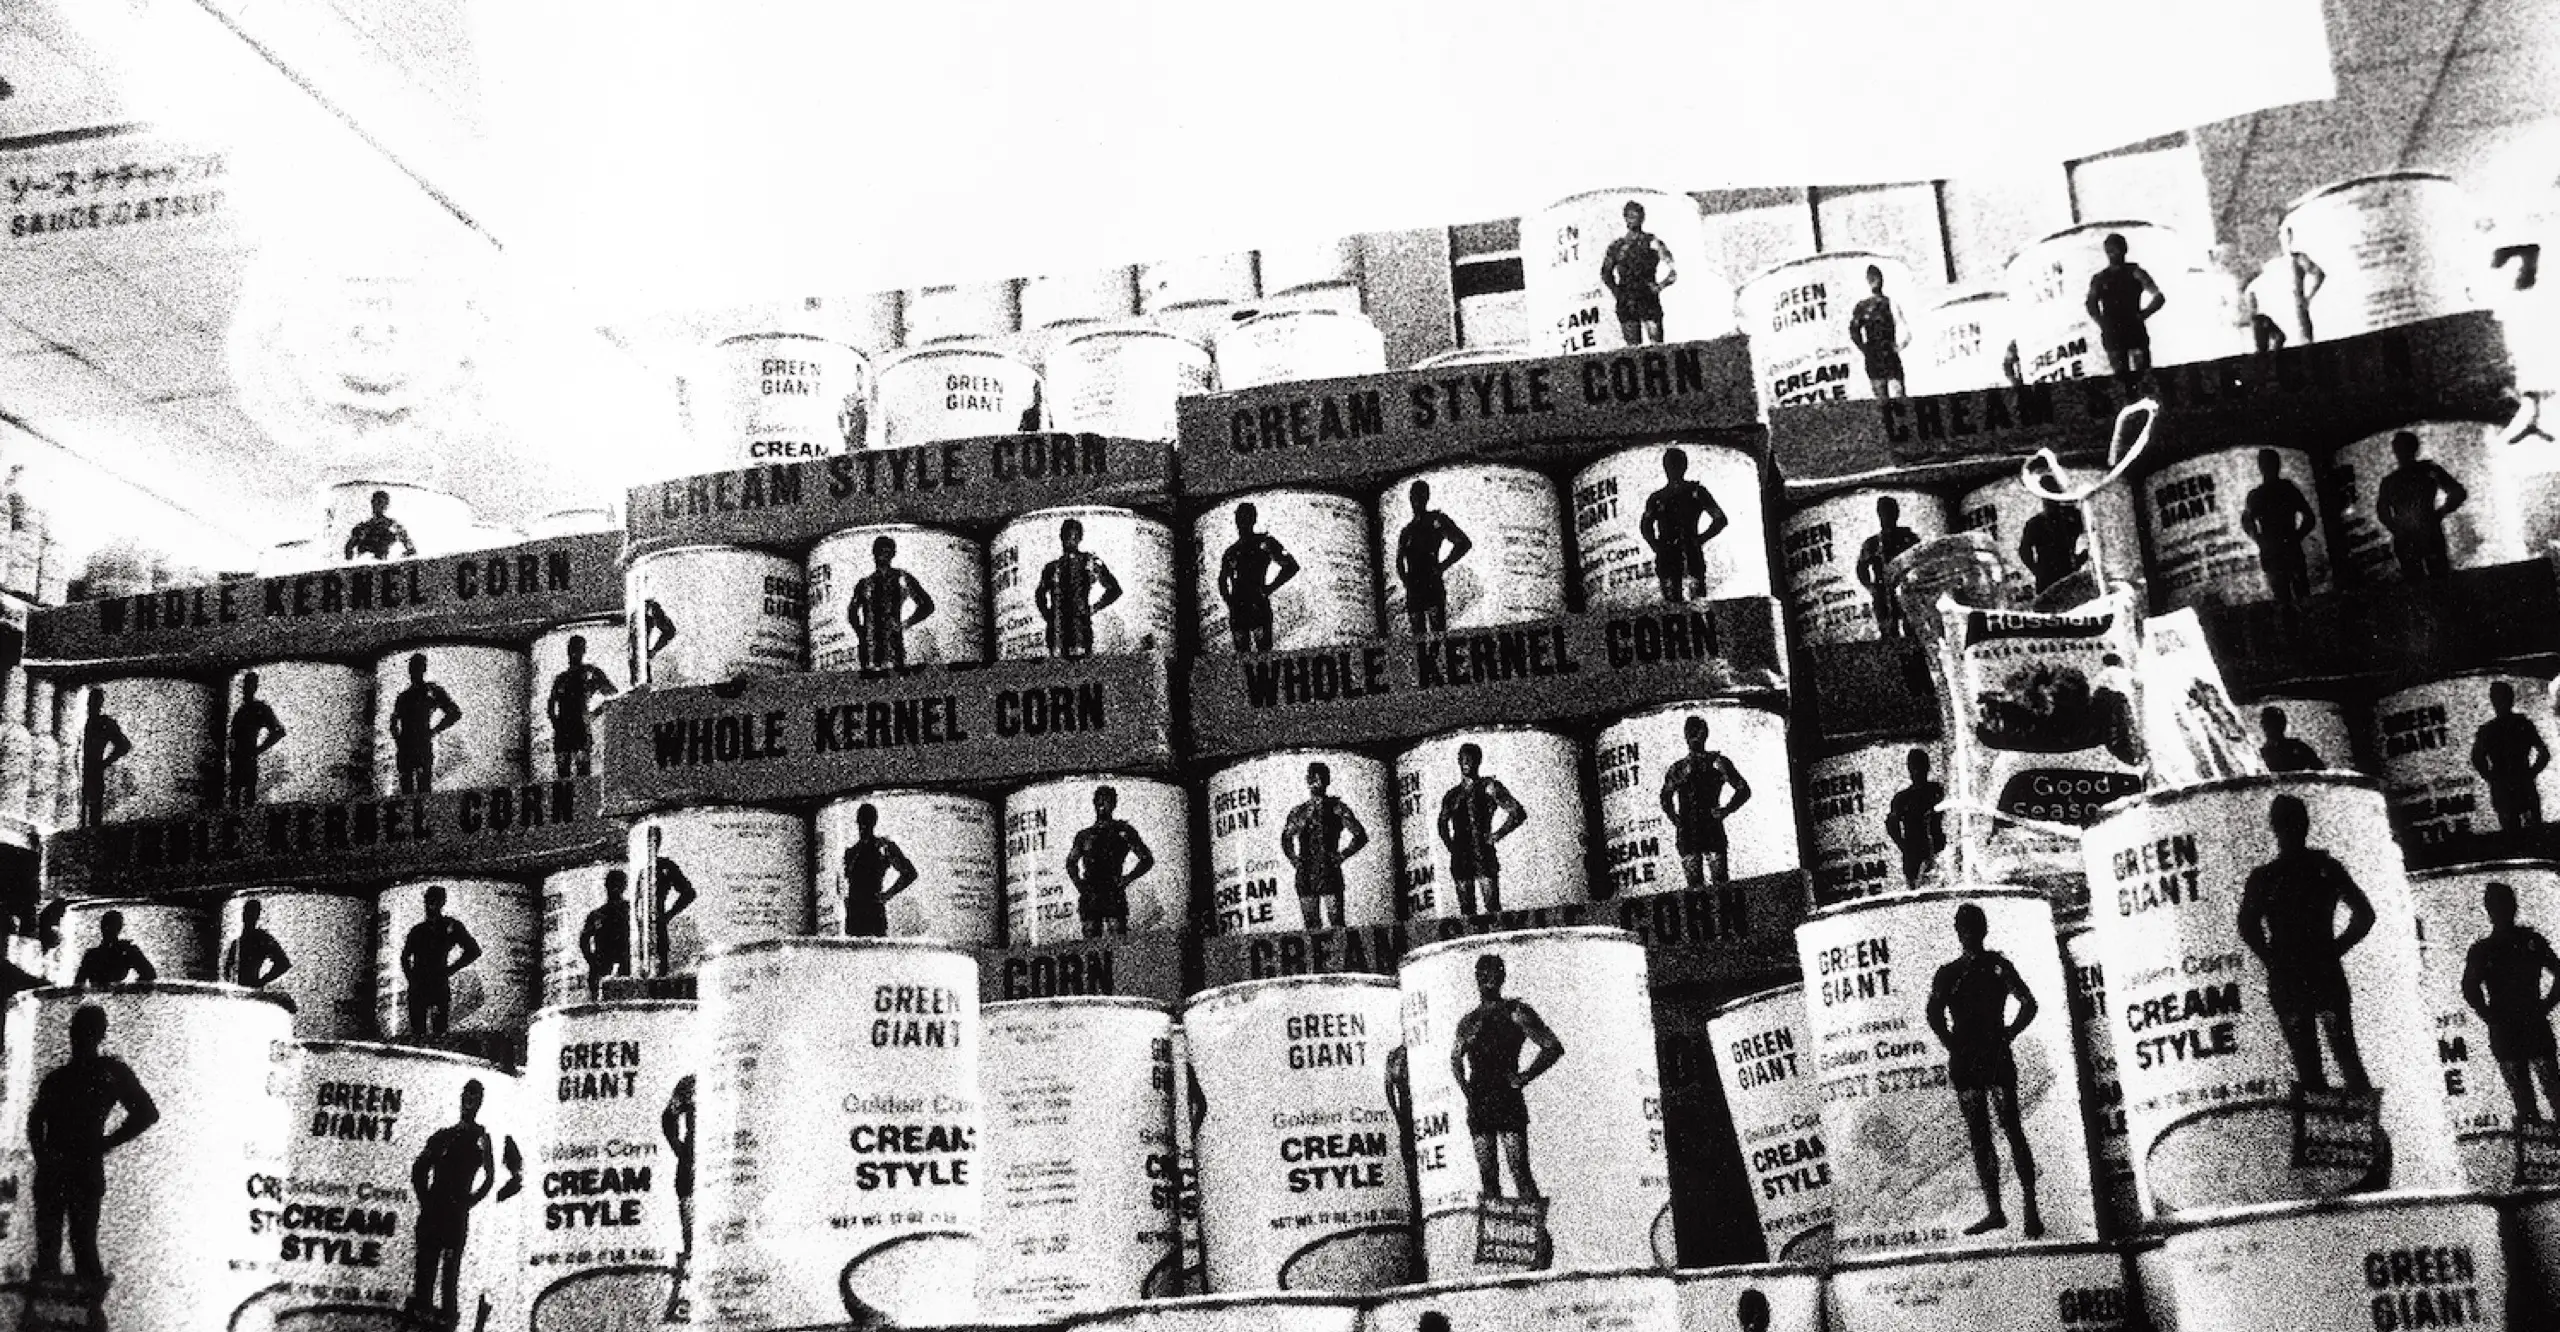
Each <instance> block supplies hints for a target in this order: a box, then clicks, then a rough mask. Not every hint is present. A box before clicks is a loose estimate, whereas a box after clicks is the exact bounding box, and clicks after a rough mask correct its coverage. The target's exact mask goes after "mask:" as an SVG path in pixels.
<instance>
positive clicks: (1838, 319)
mask: <svg viewBox="0 0 2560 1332" xmlns="http://www.w3.org/2000/svg"><path fill="white" fill-rule="evenodd" d="M1912 290H1913V287H1912V283H1911V269H1910V267H1909V266H1908V265H1906V264H1904V263H1903V262H1902V261H1901V260H1899V259H1896V258H1893V257H1892V256H1890V255H1883V254H1875V253H1872V252H1870V251H1866V250H1831V251H1827V252H1825V253H1822V254H1809V255H1805V256H1803V257H1802V258H1797V259H1790V260H1788V261H1786V262H1785V263H1782V264H1778V265H1776V266H1775V267H1772V268H1767V269H1763V270H1762V271H1761V272H1760V273H1759V274H1758V275H1756V276H1754V277H1752V278H1751V279H1750V280H1748V281H1746V282H1744V283H1743V284H1742V289H1741V290H1740V291H1739V292H1737V293H1735V296H1734V302H1735V305H1736V306H1737V307H1738V309H1739V311H1740V313H1741V316H1742V331H1743V332H1744V333H1746V334H1748V335H1749V336H1750V342H1751V365H1752V369H1753V371H1754V372H1755V374H1756V375H1757V376H1758V378H1759V385H1760V405H1761V407H1762V408H1763V409H1764V410H1765V409H1767V408H1771V407H1797V406H1802V405H1804V404H1806V403H1814V402H1848V401H1850V400H1852V399H1861V400H1862V399H1867V398H1900V397H1908V396H1909V388H1910V377H1909V376H1908V375H1907V374H1905V373H1904V371H1903V365H1902V353H1903V351H1904V350H1905V349H1906V348H1908V347H1909V346H1910V345H1911V337H1912V331H1913V330H1912V322H1911V319H1910V316H1909V314H1908V312H1907V308H1906V307H1905V306H1904V305H1903V303H1902V298H1903V297H1905V296H1908V295H1909V294H1910V293H1911V292H1912Z"/></svg>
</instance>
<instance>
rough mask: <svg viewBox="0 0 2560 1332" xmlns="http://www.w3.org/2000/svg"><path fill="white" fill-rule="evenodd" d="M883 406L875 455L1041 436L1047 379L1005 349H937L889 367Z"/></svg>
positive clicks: (884, 372) (883, 379)
mask: <svg viewBox="0 0 2560 1332" xmlns="http://www.w3.org/2000/svg"><path fill="white" fill-rule="evenodd" d="M879 403H880V426H879V429H877V430H876V431H874V432H873V437H872V447H873V448H883V449H895V448H904V447H906V446H907V445H910V444H938V443H941V442H942V441H943V440H946V439H970V438H974V437H976V436H980V435H1010V434H1015V433H1017V432H1020V431H1025V430H1037V429H1039V428H1040V372H1039V371H1037V370H1035V369H1033V368H1031V364H1030V363H1029V362H1027V361H1025V360H1023V359H1022V358H1021V357H1018V356H1015V355H1014V354H1013V353H1011V352H1008V351H1004V350H1002V349H1000V348H996V347H992V346H982V345H980V344H977V343H972V342H944V343H937V344H935V345H933V346H929V347H917V348H915V349H913V350H910V351H905V352H901V353H899V354H898V355H897V356H895V357H893V358H891V359H890V361H889V362H888V364H886V365H884V366H882V367H881V369H880V391H879Z"/></svg>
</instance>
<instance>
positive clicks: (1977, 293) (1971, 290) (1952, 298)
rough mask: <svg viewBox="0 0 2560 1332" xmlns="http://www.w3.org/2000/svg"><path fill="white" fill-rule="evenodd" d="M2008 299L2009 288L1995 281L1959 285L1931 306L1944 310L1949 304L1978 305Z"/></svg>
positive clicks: (1934, 308)
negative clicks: (1994, 282)
mask: <svg viewBox="0 0 2560 1332" xmlns="http://www.w3.org/2000/svg"><path fill="white" fill-rule="evenodd" d="M2008 299H2009V289H2008V288H2007V287H2003V286H1999V285H1997V284H1993V283H1979V284H1975V285H1972V286H1964V287H1957V288H1955V289H1954V290H1952V291H1949V292H1948V293H1947V294H1946V296H1945V297H1943V298H1942V299H1940V300H1939V301H1938V302H1937V303H1936V304H1934V305H1931V306H1930V307H1929V308H1930V309H1932V310H1944V309H1946V308H1948V307H1949V306H1955V305H1978V304H1980V303H1982V302H1984V301H2006V300H2008Z"/></svg>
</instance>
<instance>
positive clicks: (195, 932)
mask: <svg viewBox="0 0 2560 1332" xmlns="http://www.w3.org/2000/svg"><path fill="white" fill-rule="evenodd" d="M213 930H214V924H213V913H212V912H211V911H209V910H207V909H206V908H205V907H204V906H203V905H202V904H201V903H195V902H183V901H178V902H173V901H155V900H153V899H151V898H147V897H92V898H84V899H82V900H79V901H75V902H70V903H67V904H66V905H65V907H64V910H63V913H62V946H61V948H60V949H58V950H56V952H55V953H54V956H53V959H52V962H53V965H52V966H51V967H49V968H48V970H49V971H50V972H51V973H52V975H51V976H50V979H51V980H52V981H53V983H54V984H56V985H75V986H83V987H90V986H104V985H129V984H148V983H150V982H152V981H156V980H173V981H181V980H193V981H209V980H212V979H213V978H214V977H213V964H214V947H213Z"/></svg>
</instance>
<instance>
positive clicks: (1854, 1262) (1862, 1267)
mask: <svg viewBox="0 0 2560 1332" xmlns="http://www.w3.org/2000/svg"><path fill="white" fill-rule="evenodd" d="M2101 1254H2103V1255H2105V1256H2106V1257H2109V1258H2115V1259H2119V1260H2121V1259H2122V1258H2123V1257H2124V1253H2123V1251H2122V1250H2120V1249H2118V1248H2117V1247H2116V1246H2115V1245H2113V1244H2111V1243H2108V1242H2106V1241H2104V1240H2024V1241H2021V1242H2019V1243H2016V1244H1985V1245H1980V1246H1976V1247H1972V1248H1963V1249H1895V1250H1891V1251H1889V1252H1883V1253H1862V1254H1859V1255H1857V1256H1856V1257H1854V1258H1852V1257H1842V1258H1839V1259H1836V1260H1834V1261H1833V1262H1832V1264H1831V1270H1832V1272H1833V1273H1834V1274H1835V1275H1836V1274H1838V1273H1841V1272H1872V1271H1875V1270H1876V1269H1878V1268H1886V1267H1920V1266H1924V1265H1932V1264H1937V1263H1982V1262H1998V1261H2000V1260H2002V1259H2007V1258H2086V1257H2090V1256H2093V1255H2101Z"/></svg>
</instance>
